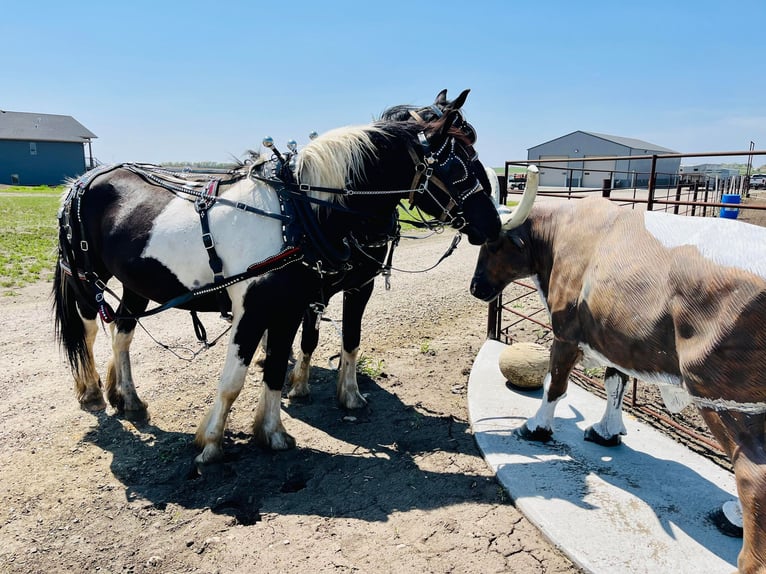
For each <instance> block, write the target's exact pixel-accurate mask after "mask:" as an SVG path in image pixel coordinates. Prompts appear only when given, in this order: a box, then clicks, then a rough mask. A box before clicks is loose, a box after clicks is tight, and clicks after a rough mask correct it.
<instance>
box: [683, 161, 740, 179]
mask: <svg viewBox="0 0 766 574" xmlns="http://www.w3.org/2000/svg"><path fill="white" fill-rule="evenodd" d="M678 173H679V174H680V175H681V178H682V179H683V180H685V181H701V182H704V181H705V180H706V179H716V178H717V179H719V180H727V179H729V178H732V177H737V176H738V175H739V170H738V169H732V168H728V167H723V166H722V165H721V164H720V163H701V164H698V165H682V166H681V167H680V168H679V170H678Z"/></svg>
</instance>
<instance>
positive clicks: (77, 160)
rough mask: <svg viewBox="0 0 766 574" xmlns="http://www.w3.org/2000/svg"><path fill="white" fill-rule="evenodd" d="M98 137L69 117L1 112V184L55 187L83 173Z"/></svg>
mask: <svg viewBox="0 0 766 574" xmlns="http://www.w3.org/2000/svg"><path fill="white" fill-rule="evenodd" d="M96 137H97V136H96V135H95V134H93V133H92V132H91V131H89V130H87V129H86V128H85V127H84V126H83V125H82V124H81V123H80V122H78V121H77V120H75V119H74V118H73V117H72V116H60V115H52V114H34V113H27V112H7V111H3V110H0V184H2V183H4V184H20V185H58V184H60V183H61V182H62V181H64V180H65V179H66V178H68V177H75V176H78V175H80V174H82V173H84V172H85V166H86V157H85V155H86V154H85V151H86V144H87V148H88V158H89V161H88V164H87V165H90V163H92V160H91V159H90V158H91V153H90V145H91V140H92V139H94V138H96Z"/></svg>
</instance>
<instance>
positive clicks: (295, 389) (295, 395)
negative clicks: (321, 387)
mask: <svg viewBox="0 0 766 574" xmlns="http://www.w3.org/2000/svg"><path fill="white" fill-rule="evenodd" d="M310 396H311V388H310V387H309V386H308V385H293V386H292V387H291V388H290V392H289V393H287V398H288V399H290V400H291V401H294V400H301V399H308V398H309V397H310Z"/></svg>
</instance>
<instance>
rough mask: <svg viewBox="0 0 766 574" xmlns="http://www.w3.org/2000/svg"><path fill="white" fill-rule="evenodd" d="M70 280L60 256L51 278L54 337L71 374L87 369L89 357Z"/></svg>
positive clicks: (83, 329) (83, 327) (83, 328)
mask: <svg viewBox="0 0 766 574" xmlns="http://www.w3.org/2000/svg"><path fill="white" fill-rule="evenodd" d="M71 282H72V278H71V277H70V276H68V275H67V272H66V271H65V270H64V266H63V265H62V261H61V255H59V258H58V260H57V261H56V271H55V274H54V276H53V313H54V317H55V336H56V340H57V342H58V343H59V345H60V346H61V347H62V348H63V349H64V351H65V352H66V356H67V360H68V361H69V365H70V366H71V367H72V371H73V372H77V371H78V370H80V369H81V368H83V367H86V368H87V367H89V366H91V365H89V363H90V361H91V355H90V353H89V352H88V345H87V342H86V338H85V324H84V323H83V320H82V317H81V316H80V313H79V311H78V309H77V299H76V293H75V291H74V290H73V289H72V285H71Z"/></svg>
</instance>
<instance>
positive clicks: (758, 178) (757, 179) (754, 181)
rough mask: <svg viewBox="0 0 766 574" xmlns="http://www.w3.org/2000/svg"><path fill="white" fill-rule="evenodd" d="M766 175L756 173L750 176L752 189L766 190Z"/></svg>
mask: <svg viewBox="0 0 766 574" xmlns="http://www.w3.org/2000/svg"><path fill="white" fill-rule="evenodd" d="M765 188H766V173H755V174H753V175H751V176H750V189H765Z"/></svg>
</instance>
